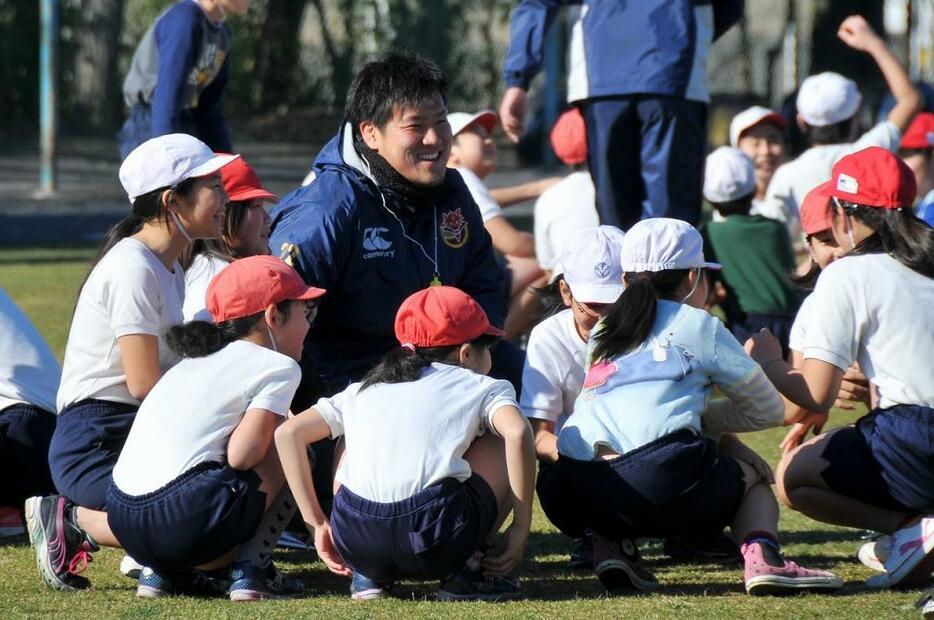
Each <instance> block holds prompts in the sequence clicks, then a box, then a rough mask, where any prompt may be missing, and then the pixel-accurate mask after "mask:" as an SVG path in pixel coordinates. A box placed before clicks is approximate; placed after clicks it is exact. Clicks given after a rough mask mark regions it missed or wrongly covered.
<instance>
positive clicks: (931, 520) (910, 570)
mask: <svg viewBox="0 0 934 620" xmlns="http://www.w3.org/2000/svg"><path fill="white" fill-rule="evenodd" d="M880 559H881V558H880ZM882 565H883V567H884V568H885V573H884V574H882V575H876V576H874V577H870V578H869V579H868V580H866V585H867V586H869V587H870V588H891V587H894V586H897V585H915V584H922V583H925V582H927V579H928V577H929V575H930V574H931V568H934V517H932V516H927V517H923V518H921V519H919V520H918V521H916V522H914V523H912V524H911V525H909V526H907V527H903V528H901V529H900V530H897V531H896V532H895V533H894V534H892V536H891V540H890V542H889V543H888V545H886V551H885V560H883V563H882Z"/></svg>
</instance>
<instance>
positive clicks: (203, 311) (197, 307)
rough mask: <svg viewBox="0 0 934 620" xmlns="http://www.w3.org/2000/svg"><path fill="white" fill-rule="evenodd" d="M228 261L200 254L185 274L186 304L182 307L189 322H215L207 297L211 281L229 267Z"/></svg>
mask: <svg viewBox="0 0 934 620" xmlns="http://www.w3.org/2000/svg"><path fill="white" fill-rule="evenodd" d="M229 264H230V263H228V262H227V261H225V260H224V259H222V258H218V257H216V256H208V255H207V254H198V255H197V256H195V259H194V260H193V261H192V262H191V266H190V267H189V268H188V271H186V272H185V303H184V304H183V305H182V316H184V317H185V322H186V323H187V322H188V321H209V322H211V323H213V322H214V319H213V317H211V313H210V312H208V309H207V307H206V305H207V304H206V300H205V295H206V293H207V292H208V284H210V283H211V279H213V278H214V276H216V275H217V274H219V273H220V272H221V271H223V270H224V267H226V266H227V265H229Z"/></svg>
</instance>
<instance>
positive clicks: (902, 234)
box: [834, 199, 934, 278]
mask: <svg viewBox="0 0 934 620" xmlns="http://www.w3.org/2000/svg"><path fill="white" fill-rule="evenodd" d="M837 204H838V205H839V206H840V207H842V209H843V211H844V212H845V213H846V214H847V215H849V216H850V217H854V218H856V219H858V220H860V221H861V222H863V223H864V224H866V226H868V227H869V228H871V229H872V230H873V234H871V235H869V236H868V237H866V238H865V239H863V240H862V241H860V242H859V243H857V244H856V247H855V248H853V249H852V250H850V251H849V252H848V255H859V254H883V253H884V254H889V255H891V256H892V257H893V258H894V259H895V260H897V261H898V262H900V263H901V264H903V265H905V266H906V267H908V268H909V269H911V270H913V271H916V272H918V273H920V274H921V275H923V276H927V277H928V278H934V229H932V228H931V227H930V226H928V225H927V224H926V223H925V222H924V221H923V220H921V219H920V218H918V216H916V215H915V213H914V211H913V210H912V209H911V208H910V207H904V208H901V209H882V208H879V207H869V206H865V205H860V204H856V203H853V202H845V201H843V200H839V199H838V200H837ZM836 213H837V212H836V209H835V210H834V215H835V216H836Z"/></svg>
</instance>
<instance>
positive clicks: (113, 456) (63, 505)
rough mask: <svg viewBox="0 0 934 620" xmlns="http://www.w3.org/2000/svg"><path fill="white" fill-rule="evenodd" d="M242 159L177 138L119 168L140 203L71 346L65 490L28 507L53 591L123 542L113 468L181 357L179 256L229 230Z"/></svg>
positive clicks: (118, 237)
mask: <svg viewBox="0 0 934 620" xmlns="http://www.w3.org/2000/svg"><path fill="white" fill-rule="evenodd" d="M237 157H239V155H218V156H215V154H214V153H213V152H212V151H211V149H210V148H209V147H208V146H207V145H206V144H204V143H203V142H201V141H200V140H198V139H197V138H194V137H192V136H189V135H187V134H167V135H164V136H159V137H158V138H152V139H151V140H147V141H146V142H144V143H142V144H141V145H139V146H138V147H136V149H135V150H133V152H131V153H130V154H129V155H128V156H127V158H126V159H125V160H124V161H123V164H122V165H121V166H120V182H121V183H122V184H123V187H124V189H125V190H126V192H127V196H128V197H129V199H130V203H131V204H132V205H133V206H132V209H131V212H130V215H128V216H127V217H125V218H124V219H123V220H121V221H120V222H119V223H117V224H116V225H115V226H114V227H113V228H112V229H110V231H109V232H108V233H107V236H106V237H105V238H104V242H103V243H102V245H101V248H100V250H98V254H97V258H96V259H95V262H94V265H93V267H92V268H91V272H90V274H89V275H88V277H87V279H86V280H85V281H84V284H83V285H82V287H81V291H80V292H79V294H78V303H77V305H76V306H75V312H74V318H73V319H72V322H71V331H70V332H69V334H68V343H67V345H66V346H65V363H64V365H63V368H62V381H61V386H60V387H59V390H58V399H57V400H58V402H57V407H58V412H59V415H58V423H57V425H56V428H55V433H54V435H53V436H52V443H51V446H50V448H49V465H50V468H51V471H52V479H53V481H54V482H55V486H56V488H57V489H58V492H59V493H60V495H53V496H49V497H34V498H31V499H30V500H27V504H26V507H27V509H26V518H27V524H28V526H29V537H30V540H31V541H32V543H33V545H34V546H35V547H36V553H37V564H38V566H39V571H40V573H41V575H42V577H43V579H44V581H45V582H46V584H47V585H48V586H50V587H51V588H53V589H56V590H79V589H85V588H87V587H89V585H90V583H89V582H88V580H87V579H85V578H84V577H82V576H80V575H78V574H77V573H78V572H80V571H81V569H83V568H84V566H85V565H86V564H87V561H88V558H89V555H88V553H89V552H90V551H94V550H96V549H97V548H98V545H106V546H109V547H119V546H120V544H119V542H118V541H117V539H116V537H115V536H114V535H113V532H112V531H111V529H110V526H109V525H108V522H107V513H106V510H107V500H106V498H107V489H108V486H109V484H110V478H111V473H112V471H113V467H114V464H115V463H116V462H117V457H118V456H119V455H120V451H121V449H122V448H123V444H124V442H125V441H126V438H127V435H128V434H129V432H130V427H131V425H132V424H133V420H134V419H135V417H136V411H137V410H138V409H139V406H140V403H141V402H142V400H143V398H145V397H146V395H147V394H148V393H149V391H150V390H151V389H152V387H153V386H154V385H155V384H156V381H158V380H159V378H160V377H161V376H162V374H163V373H164V372H165V371H166V370H168V369H169V368H170V367H171V366H173V365H174V364H175V363H176V362H177V361H178V360H179V358H178V356H177V355H175V354H174V353H173V352H172V351H171V350H170V349H169V348H168V346H167V345H166V341H165V335H166V332H167V330H168V329H169V328H170V327H171V326H173V325H177V324H179V323H181V322H182V300H183V298H184V293H185V274H184V272H183V271H182V268H181V266H180V265H179V264H178V257H179V256H180V255H181V253H182V251H183V250H184V249H185V248H186V247H187V246H188V244H189V243H190V242H191V241H192V240H193V239H210V238H216V237H218V236H219V235H220V234H221V227H222V225H223V221H224V206H225V204H226V203H227V194H226V193H225V192H224V188H223V185H222V184H221V178H220V173H219V170H220V169H221V168H222V167H223V166H225V165H226V164H228V163H229V162H231V161H233V160H234V159H236V158H237ZM76 549H77V551H75V550H76ZM66 550H70V551H66ZM71 551H74V553H72V552H71Z"/></svg>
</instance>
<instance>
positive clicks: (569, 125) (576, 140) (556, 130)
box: [551, 107, 587, 166]
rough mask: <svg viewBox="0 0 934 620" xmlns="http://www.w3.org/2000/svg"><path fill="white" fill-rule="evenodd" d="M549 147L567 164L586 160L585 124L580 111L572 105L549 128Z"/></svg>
mask: <svg viewBox="0 0 934 620" xmlns="http://www.w3.org/2000/svg"><path fill="white" fill-rule="evenodd" d="M551 148H552V149H553V150H554V152H555V155H557V156H558V159H560V160H561V161H563V162H564V163H565V164H567V165H569V166H574V165H577V164H581V163H584V162H585V161H587V126H586V125H585V124H584V117H583V116H582V115H581V111H580V110H579V109H577V108H576V107H572V108H570V109H569V110H567V111H565V112H564V113H563V114H561V116H559V117H558V120H557V121H555V126H554V127H552V128H551Z"/></svg>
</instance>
